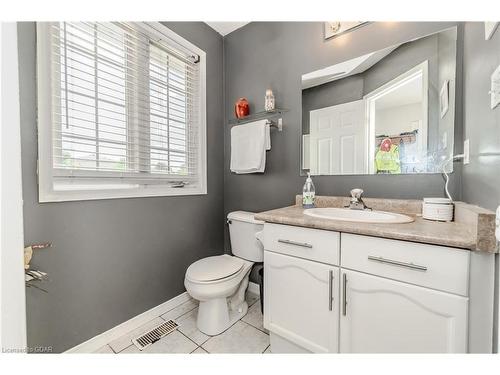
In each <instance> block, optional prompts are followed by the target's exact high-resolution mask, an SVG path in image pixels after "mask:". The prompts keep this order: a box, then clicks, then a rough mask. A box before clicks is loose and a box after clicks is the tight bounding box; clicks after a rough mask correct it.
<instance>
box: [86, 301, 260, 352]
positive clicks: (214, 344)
mask: <svg viewBox="0 0 500 375" xmlns="http://www.w3.org/2000/svg"><path fill="white" fill-rule="evenodd" d="M246 299H247V302H248V306H249V308H248V313H247V314H246V315H245V316H244V317H243V318H242V319H241V320H239V321H237V322H236V323H235V324H233V325H232V326H231V327H229V328H228V329H227V330H226V331H224V332H222V333H221V334H220V335H218V336H207V335H205V334H204V333H202V332H200V330H198V328H197V327H196V316H197V314H198V303H197V302H196V301H195V300H190V301H188V302H185V303H183V304H182V305H180V306H177V307H176V308H174V309H172V310H170V311H168V312H167V313H165V314H163V315H162V316H159V317H157V318H155V319H153V320H151V321H149V322H148V323H146V324H144V325H143V326H141V327H139V328H137V329H135V330H133V331H131V332H129V333H127V334H126V335H123V336H122V337H120V338H118V339H116V340H114V341H112V342H110V343H108V344H107V345H105V346H103V347H102V348H100V349H99V350H97V351H96V352H95V353H108V354H110V353H111V354H112V353H120V354H121V353H193V354H207V353H270V348H269V335H268V332H267V331H266V330H265V329H264V327H263V325H262V323H263V321H262V313H261V311H260V300H259V297H258V296H256V295H254V294H251V293H247V298H246ZM170 319H173V320H175V321H176V322H177V324H179V327H178V328H177V330H176V331H174V332H172V333H170V334H168V335H167V336H165V337H164V338H162V339H161V340H159V341H157V342H155V343H154V344H153V345H150V346H149V347H147V348H146V349H144V350H143V351H140V350H139V349H137V347H136V346H135V345H134V344H133V343H132V338H134V337H137V336H140V335H141V334H142V333H143V332H146V331H148V330H149V329H151V328H153V327H155V326H156V325H158V324H161V323H162V322H164V321H165V320H170Z"/></svg>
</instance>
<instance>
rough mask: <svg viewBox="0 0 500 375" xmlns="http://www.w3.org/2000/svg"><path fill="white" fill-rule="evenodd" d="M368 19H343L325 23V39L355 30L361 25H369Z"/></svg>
mask: <svg viewBox="0 0 500 375" xmlns="http://www.w3.org/2000/svg"><path fill="white" fill-rule="evenodd" d="M368 23H369V22H367V21H354V22H342V21H330V22H325V23H324V29H325V40H327V39H330V38H333V37H337V36H339V35H341V34H345V33H347V32H350V31H353V30H355V29H357V28H359V27H361V26H365V25H367V24H368Z"/></svg>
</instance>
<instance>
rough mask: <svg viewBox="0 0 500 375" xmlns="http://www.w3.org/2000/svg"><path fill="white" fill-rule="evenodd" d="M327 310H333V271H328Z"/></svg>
mask: <svg viewBox="0 0 500 375" xmlns="http://www.w3.org/2000/svg"><path fill="white" fill-rule="evenodd" d="M328 310H329V311H332V310H333V271H332V270H330V271H329V275H328Z"/></svg>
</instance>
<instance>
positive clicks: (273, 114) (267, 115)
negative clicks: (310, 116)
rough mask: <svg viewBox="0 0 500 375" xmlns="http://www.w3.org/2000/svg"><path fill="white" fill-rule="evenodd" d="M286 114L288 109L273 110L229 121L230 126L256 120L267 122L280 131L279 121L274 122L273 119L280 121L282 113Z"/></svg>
mask: <svg viewBox="0 0 500 375" xmlns="http://www.w3.org/2000/svg"><path fill="white" fill-rule="evenodd" d="M285 112H288V109H282V108H281V109H275V110H273V111H269V112H268V111H262V112H257V113H253V114H251V115H248V116H245V117H242V118H234V119H231V120H229V124H230V125H241V124H246V123H249V122H252V121H258V120H269V122H271V124H272V125H274V126H276V127H278V128H279V129H280V130H281V128H280V124H281V121H278V122H274V121H273V120H274V119H278V118H279V120H281V117H282V116H283V113H285Z"/></svg>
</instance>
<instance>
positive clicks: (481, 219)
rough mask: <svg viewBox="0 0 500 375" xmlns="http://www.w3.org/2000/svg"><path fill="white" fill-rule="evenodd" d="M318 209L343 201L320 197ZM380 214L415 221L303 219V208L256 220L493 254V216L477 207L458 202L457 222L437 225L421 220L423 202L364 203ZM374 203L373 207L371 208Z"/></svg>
mask: <svg viewBox="0 0 500 375" xmlns="http://www.w3.org/2000/svg"><path fill="white" fill-rule="evenodd" d="M318 198H319V199H317V200H316V205H317V206H318V207H343V206H344V204H345V203H346V202H347V201H346V198H343V197H318ZM365 202H366V203H367V205H368V206H371V207H373V208H374V209H377V210H384V209H385V211H391V212H398V213H403V214H406V215H408V216H412V217H413V218H414V219H415V221H414V222H412V223H404V224H372V223H359V222H358V223H357V222H349V221H339V220H331V219H321V218H315V217H311V216H308V215H304V209H303V208H302V206H301V205H300V204H296V205H295V206H289V207H284V208H278V209H275V210H271V211H265V212H261V213H258V214H256V216H255V218H256V219H258V220H262V221H265V222H269V223H276V224H285V225H295V226H300V227H307V228H315V229H324V230H332V231H336V232H344V233H353V234H361V235H367V236H374V237H383V238H390V239H396V240H405V241H412V242H420V243H427V244H433V245H441V246H450V247H457V248H462V249H468V250H476V251H484V252H489V253H494V252H496V251H497V248H496V241H495V239H494V214H493V213H492V212H490V211H487V210H484V209H482V208H480V207H477V206H471V205H467V204H465V203H462V202H457V204H456V206H455V210H456V213H455V217H456V221H454V222H434V221H428V220H424V219H422V217H421V216H420V210H421V201H414V200H385V199H384V200H382V199H373V198H372V199H369V198H367V199H365ZM369 203H371V205H370V204H369Z"/></svg>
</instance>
